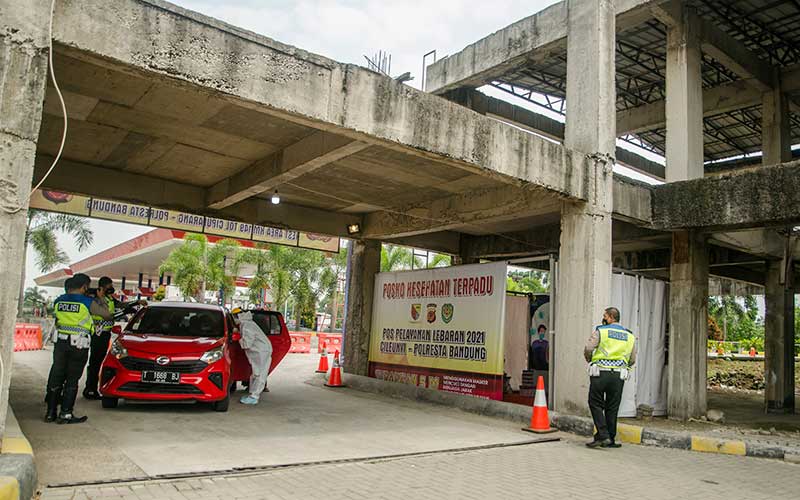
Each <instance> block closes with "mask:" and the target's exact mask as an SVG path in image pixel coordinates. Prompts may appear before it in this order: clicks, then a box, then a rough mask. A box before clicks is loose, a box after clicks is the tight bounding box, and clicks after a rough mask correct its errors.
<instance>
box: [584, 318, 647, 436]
mask: <svg viewBox="0 0 800 500" xmlns="http://www.w3.org/2000/svg"><path fill="white" fill-rule="evenodd" d="M583 355H584V357H585V358H586V361H588V362H589V376H590V382H589V410H591V412H592V420H594V427H595V429H597V432H596V433H595V435H594V439H593V440H592V441H591V442H589V443H586V446H588V447H589V448H597V447H601V448H619V447H620V445H619V444H618V443H617V442H616V441H615V437H616V435H617V413H618V412H619V405H620V403H621V401H622V389H623V387H624V386H625V380H627V378H628V370H629V369H630V368H631V367H632V366H633V364H634V363H635V362H636V338H635V337H634V336H633V333H631V331H630V330H628V329H627V328H625V327H623V326H622V325H620V324H619V309H617V308H616V307H609V308H608V309H606V310H605V312H604V313H603V324H602V325H600V326H598V327H597V328H595V330H594V332H592V335H591V336H590V337H589V341H588V342H587V343H586V347H585V348H584V350H583Z"/></svg>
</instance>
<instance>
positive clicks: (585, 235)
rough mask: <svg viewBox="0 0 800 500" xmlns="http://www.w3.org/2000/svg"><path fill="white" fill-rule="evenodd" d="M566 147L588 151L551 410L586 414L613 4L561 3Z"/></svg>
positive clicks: (606, 248) (562, 273)
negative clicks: (564, 13) (565, 8)
mask: <svg viewBox="0 0 800 500" xmlns="http://www.w3.org/2000/svg"><path fill="white" fill-rule="evenodd" d="M568 1H569V3H568V5H569V27H568V39H567V123H566V131H565V132H566V133H565V143H564V144H565V146H566V147H568V148H570V149H573V150H577V151H579V152H582V153H585V154H587V155H591V158H592V160H593V161H592V162H591V165H592V166H591V168H590V169H589V171H588V172H587V179H586V184H587V186H589V189H588V193H587V194H588V196H587V202H585V203H574V202H564V204H563V206H562V210H561V240H560V251H559V263H558V282H557V286H556V289H557V290H559V291H563V293H556V296H555V301H556V304H555V309H556V313H555V314H556V320H555V337H554V342H555V348H554V350H553V352H554V353H555V359H554V385H555V388H554V409H556V410H558V411H562V412H565V413H570V414H580V415H586V414H588V411H589V410H588V404H587V399H588V387H589V379H588V377H587V376H586V369H585V367H586V362H585V360H584V359H583V345H584V344H585V342H586V339H587V338H588V337H589V335H590V334H591V332H592V329H593V328H594V326H596V325H597V324H599V323H600V321H601V319H602V317H603V310H604V309H605V308H606V307H608V306H610V305H611V304H609V300H610V297H611V210H612V197H611V191H612V189H611V187H612V184H611V182H612V178H613V171H612V169H613V165H614V158H613V155H614V151H615V149H616V148H615V140H616V109H615V102H616V90H615V86H614V72H615V71H614V54H615V52H614V45H615V36H616V34H615V23H616V20H615V17H614V5H613V2H611V1H607V0H568Z"/></svg>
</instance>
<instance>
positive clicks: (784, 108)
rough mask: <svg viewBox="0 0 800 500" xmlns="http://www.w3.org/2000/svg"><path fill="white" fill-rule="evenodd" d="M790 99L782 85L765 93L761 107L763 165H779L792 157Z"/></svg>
mask: <svg viewBox="0 0 800 500" xmlns="http://www.w3.org/2000/svg"><path fill="white" fill-rule="evenodd" d="M790 130H791V125H790V123H789V100H788V98H787V97H786V94H784V93H783V92H782V91H781V89H780V87H779V88H777V89H774V90H773V91H772V92H766V93H764V95H763V97H762V107H761V150H762V152H763V157H762V158H761V164H762V165H777V164H779V163H785V162H787V161H790V160H791V159H792V138H791V133H790Z"/></svg>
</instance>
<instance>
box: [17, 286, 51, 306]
mask: <svg viewBox="0 0 800 500" xmlns="http://www.w3.org/2000/svg"><path fill="white" fill-rule="evenodd" d="M23 300H24V304H25V306H26V307H29V308H34V307H44V306H47V303H48V298H47V294H46V293H45V291H44V290H42V289H41V288H39V287H37V286H32V287H29V288H26V289H25V297H24V299H23Z"/></svg>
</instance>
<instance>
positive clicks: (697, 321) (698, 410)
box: [667, 231, 708, 420]
mask: <svg viewBox="0 0 800 500" xmlns="http://www.w3.org/2000/svg"><path fill="white" fill-rule="evenodd" d="M669 305H670V309H669V367H668V370H667V373H668V377H669V393H668V398H667V415H668V416H669V417H670V418H675V419H679V420H687V419H689V418H698V417H701V416H703V415H705V414H706V409H707V404H706V378H707V374H706V339H707V338H708V333H707V332H708V312H707V311H708V245H707V243H706V238H705V237H704V236H703V235H701V234H696V233H693V232H690V231H677V232H675V233H673V235H672V262H671V266H670V288H669Z"/></svg>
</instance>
